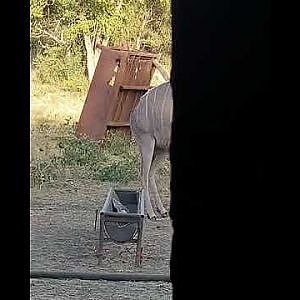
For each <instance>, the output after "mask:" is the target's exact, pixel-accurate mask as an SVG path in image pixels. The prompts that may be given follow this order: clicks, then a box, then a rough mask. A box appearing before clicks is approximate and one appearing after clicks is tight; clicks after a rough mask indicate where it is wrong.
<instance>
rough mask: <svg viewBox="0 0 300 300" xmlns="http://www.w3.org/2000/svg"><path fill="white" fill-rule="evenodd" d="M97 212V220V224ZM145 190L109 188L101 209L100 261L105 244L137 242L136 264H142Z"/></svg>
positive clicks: (98, 249)
mask: <svg viewBox="0 0 300 300" xmlns="http://www.w3.org/2000/svg"><path fill="white" fill-rule="evenodd" d="M97 216H98V212H96V222H95V227H96V225H97ZM144 217H145V212H144V191H143V190H142V189H141V190H127V189H126V190H125V189H114V188H111V189H110V190H109V193H108V196H107V198H106V200H105V203H104V205H103V208H102V209H101V210H100V218H99V223H100V226H99V227H100V231H99V244H98V248H97V256H98V263H99V264H100V262H101V259H102V255H103V253H102V250H103V244H104V243H105V242H113V243H117V244H124V243H136V244H137V247H136V256H135V263H136V265H138V266H139V265H140V264H141V255H142V233H143V226H144V219H145V218H144Z"/></svg>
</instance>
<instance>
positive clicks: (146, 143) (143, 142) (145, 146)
mask: <svg viewBox="0 0 300 300" xmlns="http://www.w3.org/2000/svg"><path fill="white" fill-rule="evenodd" d="M138 145H139V148H140V152H141V156H142V160H141V163H142V184H143V187H144V189H145V205H146V211H147V214H148V216H149V218H150V219H155V218H156V215H155V212H154V210H153V206H152V204H151V198H150V193H149V173H150V169H151V164H152V160H153V154H154V146H155V140H154V138H153V137H151V136H150V135H142V136H140V137H139V139H138Z"/></svg>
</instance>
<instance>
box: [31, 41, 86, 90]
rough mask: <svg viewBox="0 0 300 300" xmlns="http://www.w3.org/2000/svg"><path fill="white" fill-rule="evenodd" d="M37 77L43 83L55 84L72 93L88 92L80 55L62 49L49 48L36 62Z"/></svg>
mask: <svg viewBox="0 0 300 300" xmlns="http://www.w3.org/2000/svg"><path fill="white" fill-rule="evenodd" d="M34 65H35V69H36V75H37V77H38V79H39V80H40V81H41V83H47V84H53V85H55V86H60V87H62V88H65V89H67V90H70V91H78V92H82V91H86V90H87V87H88V80H87V78H86V76H85V68H84V67H83V65H84V64H83V63H82V59H81V56H80V54H75V53H74V52H67V51H66V50H65V49H63V48H61V47H49V48H48V49H46V50H45V51H44V52H43V54H39V55H38V56H37V58H36V59H35V61H34Z"/></svg>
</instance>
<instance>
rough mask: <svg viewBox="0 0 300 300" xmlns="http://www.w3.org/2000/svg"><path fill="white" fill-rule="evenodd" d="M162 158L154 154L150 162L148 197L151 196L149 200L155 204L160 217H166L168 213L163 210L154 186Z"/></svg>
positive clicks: (160, 155) (161, 155)
mask: <svg viewBox="0 0 300 300" xmlns="http://www.w3.org/2000/svg"><path fill="white" fill-rule="evenodd" d="M163 158H164V155H163V154H160V153H155V152H154V156H153V161H152V164H151V168H150V172H149V190H150V196H151V198H153V199H154V201H153V202H154V203H155V206H156V207H157V210H158V211H159V213H160V214H161V216H162V217H166V216H167V215H168V212H167V210H166V209H165V208H164V206H163V204H162V202H161V199H160V196H159V193H158V189H157V186H156V182H155V172H156V170H157V167H158V165H159V163H160V162H161V161H162V160H163Z"/></svg>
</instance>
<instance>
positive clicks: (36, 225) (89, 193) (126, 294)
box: [30, 180, 172, 300]
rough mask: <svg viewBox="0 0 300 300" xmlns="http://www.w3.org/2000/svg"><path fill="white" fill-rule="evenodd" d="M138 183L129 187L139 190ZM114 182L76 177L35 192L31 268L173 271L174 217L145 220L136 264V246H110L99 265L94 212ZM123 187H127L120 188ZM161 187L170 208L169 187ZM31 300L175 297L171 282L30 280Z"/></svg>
mask: <svg viewBox="0 0 300 300" xmlns="http://www.w3.org/2000/svg"><path fill="white" fill-rule="evenodd" d="M137 186H138V185H137V183H131V184H129V185H128V184H127V185H126V187H132V188H136V187H137ZM110 187H111V184H109V183H102V184H101V185H99V184H97V183H96V182H93V181H90V180H86V181H79V180H78V181H74V180H67V181H65V182H56V183H52V184H47V185H43V187H42V189H38V188H32V190H31V209H30V218H31V219H30V222H31V234H30V235H31V249H30V253H31V270H34V271H66V272H67V271H70V272H97V271H98V272H141V273H159V274H168V273H169V259H170V249H171V239H172V227H171V223H170V219H169V218H164V219H160V220H158V221H150V220H148V219H147V220H146V226H145V228H144V233H143V262H142V266H141V267H135V265H134V257H135V245H132V244H125V245H116V244H105V246H104V251H105V254H104V259H103V262H102V265H100V266H99V265H98V264H97V257H96V256H95V246H96V243H97V238H98V230H97V231H95V230H94V221H95V210H96V209H101V208H102V205H103V203H104V201H105V198H106V196H107V193H108V190H109V188H110ZM120 187H124V186H120ZM158 189H159V192H160V195H161V197H162V201H163V203H164V205H165V207H166V208H169V189H167V188H163V185H159V183H158ZM30 294H31V299H162V300H164V299H171V294H172V287H171V284H170V283H167V282H121V281H120V282H113V281H104V280H99V281H87V280H78V279H72V280H58V279H31V285H30Z"/></svg>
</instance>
